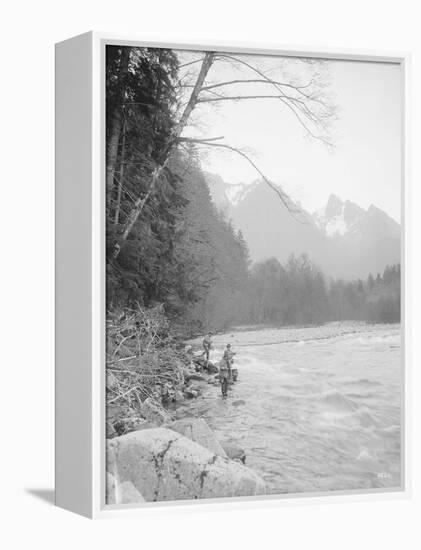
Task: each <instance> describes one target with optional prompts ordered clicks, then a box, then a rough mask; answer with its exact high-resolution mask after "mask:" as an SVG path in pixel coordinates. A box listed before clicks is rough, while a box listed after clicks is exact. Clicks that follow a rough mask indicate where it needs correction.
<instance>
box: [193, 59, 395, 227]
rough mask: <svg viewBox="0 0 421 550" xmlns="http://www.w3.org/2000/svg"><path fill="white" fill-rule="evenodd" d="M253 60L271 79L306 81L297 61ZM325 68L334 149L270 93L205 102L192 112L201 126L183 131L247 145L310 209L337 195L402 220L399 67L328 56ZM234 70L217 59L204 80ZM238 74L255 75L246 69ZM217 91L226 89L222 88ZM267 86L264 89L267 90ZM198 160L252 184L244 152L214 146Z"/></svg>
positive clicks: (249, 89) (252, 88)
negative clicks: (332, 114) (334, 115)
mask: <svg viewBox="0 0 421 550" xmlns="http://www.w3.org/2000/svg"><path fill="white" fill-rule="evenodd" d="M247 59H250V58H247ZM257 62H258V64H259V66H260V67H264V68H265V70H269V72H270V74H271V75H273V76H272V77H273V78H284V79H285V78H292V79H296V81H297V82H300V79H301V82H302V83H304V82H305V81H306V78H307V79H308V74H306V73H308V71H309V69H308V67H306V64H304V63H301V62H300V61H296V60H282V59H280V58H277V59H276V58H275V59H274V58H260V59H258V60H257ZM275 62H276V63H275ZM278 67H280V69H279V71H278ZM310 70H314V69H312V68H310ZM323 71H324V73H323V75H322V80H324V81H325V82H327V83H328V86H327V87H326V93H328V94H329V95H330V96H331V99H332V100H333V102H334V103H335V104H336V105H337V107H338V119H337V120H336V121H335V122H334V124H333V127H332V139H333V143H334V148H333V150H329V149H328V148H327V147H326V146H325V145H324V144H323V143H320V142H318V141H315V140H311V139H308V136H306V135H305V132H304V131H303V128H302V127H301V126H300V125H299V124H298V123H297V120H296V118H295V116H294V115H293V113H291V112H290V111H289V110H288V109H287V108H286V107H285V106H283V105H282V104H280V103H279V102H278V101H277V100H276V101H274V100H271V99H256V100H242V101H239V102H232V101H221V102H217V103H214V104H204V105H203V106H201V107H199V109H197V110H196V113H195V123H196V124H198V127H195V128H190V129H189V130H188V131H186V134H190V135H201V136H206V137H215V136H224V138H225V139H224V142H225V143H228V144H230V145H234V146H236V147H241V148H246V150H247V152H248V153H249V154H250V156H251V157H252V158H253V160H255V161H256V163H257V164H258V166H259V168H261V170H262V171H263V172H264V173H265V174H266V175H267V176H268V177H269V178H270V179H272V180H273V181H274V182H276V183H279V184H281V185H283V186H284V188H285V189H286V190H287V191H288V192H289V193H290V194H291V196H292V197H293V198H294V199H296V200H299V201H300V202H301V203H302V205H303V207H304V208H306V209H308V210H309V211H314V210H316V209H319V208H321V207H322V206H324V205H325V204H326V201H327V199H328V197H329V195H330V194H331V193H334V194H336V195H338V196H339V197H341V198H342V199H350V200H352V201H354V202H356V203H358V204H359V205H360V206H362V207H364V208H367V207H368V206H370V204H372V203H373V204H375V205H376V206H378V207H379V208H382V209H383V210H385V211H386V212H387V213H388V214H389V215H390V216H392V217H393V218H395V219H396V220H397V221H399V220H400V187H401V141H400V140H401V137H400V129H401V82H400V68H399V66H398V65H393V64H383V63H363V62H349V61H327V62H326V64H325V67H324V69H323ZM239 74H240V73H239V70H238V69H236V68H234V67H232V65H229V64H227V63H218V62H217V63H215V65H214V66H213V67H212V69H211V71H210V73H209V76H208V81H209V82H211V83H216V82H221V81H225V80H231V79H233V78H238V76H239ZM241 77H242V78H256V75H253V74H250V72H248V69H246V68H244V69H241ZM263 86H266V85H263ZM215 91H218V92H223V93H224V94H228V92H229V91H230V92H231V90H229V88H227V87H226V88H225V87H224V88H223V89H222V88H219V89H218V90H215ZM268 92H270V90H268V89H266V91H265V92H264V93H268ZM231 93H234V95H243V94H250V93H251V94H254V93H262V88H261V87H260V86H258V85H254V84H241V85H235V87H234V88H232V92H231ZM203 164H204V167H205V169H206V170H208V171H210V172H214V173H217V174H219V175H220V176H222V178H223V179H224V180H225V181H226V182H229V183H239V182H242V183H249V182H252V181H253V180H255V179H256V178H258V177H259V176H258V174H257V173H256V172H255V170H254V169H253V168H252V167H251V166H250V165H249V164H248V163H247V162H246V161H245V160H243V159H242V158H241V157H239V156H236V155H235V154H232V153H226V152H221V151H220V150H216V149H212V150H211V151H210V152H209V153H206V154H205V156H204V158H203Z"/></svg>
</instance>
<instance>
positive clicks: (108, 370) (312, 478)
mask: <svg viewBox="0 0 421 550" xmlns="http://www.w3.org/2000/svg"><path fill="white" fill-rule="evenodd" d="M407 65H408V58H407V56H406V55H401V54H399V55H384V54H373V53H370V52H363V53H361V52H358V53H353V52H340V51H311V50H306V49H302V50H297V49H296V48H295V49H288V48H286V47H283V48H280V47H277V48H275V47H267V46H261V47H255V46H250V45H244V44H241V45H238V44H237V45H235V44H234V45H233V44H211V43H206V44H182V43H164V42H152V41H149V42H146V41H141V40H133V39H130V40H129V39H123V38H120V37H115V36H106V35H102V34H97V33H87V34H84V35H81V36H79V37H76V38H72V39H70V40H66V41H65V42H62V43H60V44H57V46H56V213H57V229H56V242H57V246H56V258H57V260H56V261H57V272H56V281H57V282H56V288H57V299H56V304H57V306H56V349H57V353H56V501H57V504H58V505H59V506H62V507H64V508H68V509H70V510H72V511H75V512H78V513H80V514H83V515H86V516H89V517H99V516H101V517H102V516H107V515H116V514H117V515H118V514H120V513H123V512H125V513H126V512H127V511H128V510H130V509H132V510H133V511H136V510H137V511H138V510H139V509H142V508H145V507H152V506H153V507H157V506H163V505H175V504H178V505H183V504H184V505H198V504H201V505H203V504H206V505H214V504H215V503H218V505H223V506H229V505H232V504H233V503H235V504H236V505H238V506H241V505H244V504H247V503H250V502H255V501H257V500H258V501H262V502H268V501H273V500H277V501H281V499H285V498H286V497H288V498H291V497H294V498H298V497H301V498H302V497H306V498H310V497H311V498H313V497H316V496H317V497H320V498H339V497H340V496H341V495H342V498H356V497H357V498H359V499H362V498H373V497H377V496H378V494H379V493H387V494H388V496H389V497H391V496H392V494H393V493H398V494H402V493H404V492H405V491H406V490H407V488H408V479H407V476H408V468H407V453H406V448H407V441H406V437H405V434H406V430H405V427H406V422H407V414H406V411H407V407H408V399H407V392H406V380H407V368H408V365H407V363H408V361H407V357H406V353H405V348H406V331H407V328H408V327H407V320H408V317H407V312H406V309H405V304H406V302H407V298H406V296H405V294H406V293H405V285H404V281H405V266H406V254H405V248H406V247H405V217H406V208H405V201H406V195H405V187H406V185H407V183H408V182H407V170H406V158H407V154H408V153H407V143H406V130H405V128H406V125H405V120H406V118H407V102H406V91H405V90H406V87H405V85H406V81H407V78H408V75H407V72H408V71H407ZM344 496H345V497H344Z"/></svg>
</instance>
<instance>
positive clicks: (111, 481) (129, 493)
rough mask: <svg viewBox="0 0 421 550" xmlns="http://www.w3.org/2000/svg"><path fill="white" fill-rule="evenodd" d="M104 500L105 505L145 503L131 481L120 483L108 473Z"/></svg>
mask: <svg viewBox="0 0 421 550" xmlns="http://www.w3.org/2000/svg"><path fill="white" fill-rule="evenodd" d="M106 498H107V504H136V503H139V502H145V499H144V498H143V497H142V495H141V494H140V493H139V491H138V490H137V489H136V487H135V486H134V485H133V483H132V482H131V481H123V482H122V483H121V482H120V481H119V480H117V479H116V478H115V477H114V476H113V475H112V474H110V473H109V472H107V488H106Z"/></svg>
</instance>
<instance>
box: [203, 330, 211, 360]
mask: <svg viewBox="0 0 421 550" xmlns="http://www.w3.org/2000/svg"><path fill="white" fill-rule="evenodd" d="M202 344H203V349H204V352H203V355H204V356H205V359H206V367H205V368H206V369H207V368H208V363H209V353H210V350H211V348H212V332H208V334H207V335H206V336H205V337H204V338H203V343H202Z"/></svg>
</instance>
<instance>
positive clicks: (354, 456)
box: [177, 323, 402, 493]
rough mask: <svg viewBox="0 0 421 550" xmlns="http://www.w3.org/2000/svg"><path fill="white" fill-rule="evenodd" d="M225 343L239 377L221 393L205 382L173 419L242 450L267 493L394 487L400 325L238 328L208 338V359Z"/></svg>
mask: <svg viewBox="0 0 421 550" xmlns="http://www.w3.org/2000/svg"><path fill="white" fill-rule="evenodd" d="M198 342H199V341H196V342H194V343H195V344H198ZM228 342H230V343H231V345H232V347H233V350H234V351H236V352H237V355H236V358H235V366H236V367H237V368H238V371H239V378H238V382H237V383H236V384H235V385H234V386H233V387H232V389H231V391H230V392H229V395H228V397H227V398H222V396H221V392H220V388H219V387H216V386H213V385H207V386H206V387H205V389H204V392H203V395H202V396H201V397H199V398H198V399H195V400H191V401H189V402H188V403H186V404H185V405H183V406H181V408H180V409H179V410H178V411H177V413H178V415H180V416H185V415H186V414H187V413H188V414H189V415H193V416H201V417H203V418H204V419H205V420H206V421H207V422H208V424H209V425H210V427H211V428H212V429H213V430H214V432H215V434H216V436H217V437H218V439H220V440H221V441H227V440H228V441H232V442H235V443H236V444H238V445H239V446H241V447H242V448H243V449H244V450H245V451H246V455H247V465H248V466H249V467H251V468H253V469H254V470H256V471H257V472H258V473H260V475H261V476H262V477H263V478H264V479H265V481H266V484H267V488H268V492H269V493H300V492H312V491H313V492H314V491H331V490H351V489H370V488H377V487H398V486H399V485H400V475H401V429H400V424H401V412H400V411H401V379H402V369H401V346H400V343H401V336H400V326H399V325H365V324H358V323H342V324H341V323H332V324H328V325H325V326H321V327H310V328H287V329H273V328H270V329H269V328H265V329H254V330H253V329H252V330H244V329H237V330H235V331H234V332H232V331H231V332H228V333H227V334H218V335H216V336H214V337H213V344H214V347H213V350H212V353H211V360H212V361H215V362H217V361H218V360H219V359H220V357H221V355H222V352H223V349H224V347H225V345H226V344H227V343H228Z"/></svg>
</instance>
